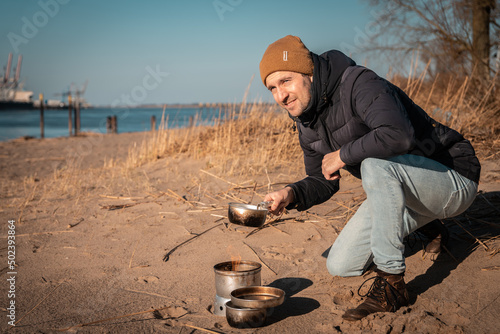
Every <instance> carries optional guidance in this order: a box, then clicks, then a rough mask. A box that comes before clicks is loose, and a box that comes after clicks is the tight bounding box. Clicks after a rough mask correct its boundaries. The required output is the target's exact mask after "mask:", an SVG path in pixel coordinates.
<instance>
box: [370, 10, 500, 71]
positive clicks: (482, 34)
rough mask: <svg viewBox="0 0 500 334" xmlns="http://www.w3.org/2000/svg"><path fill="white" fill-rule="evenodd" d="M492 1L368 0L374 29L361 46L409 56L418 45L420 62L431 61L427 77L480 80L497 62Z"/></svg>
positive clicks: (496, 22) (499, 42) (496, 14)
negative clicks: (445, 75)
mask: <svg viewBox="0 0 500 334" xmlns="http://www.w3.org/2000/svg"><path fill="white" fill-rule="evenodd" d="M497 1H498V0H455V1H453V0H416V1H412V0H369V3H370V5H372V6H373V7H374V12H373V13H376V14H374V16H375V18H376V21H377V24H378V26H377V27H378V30H377V33H376V34H373V35H372V36H371V37H372V38H371V39H370V43H366V44H364V45H363V46H362V49H363V50H364V51H368V52H373V51H376V52H380V51H382V52H383V53H388V54H389V55H390V56H391V58H392V59H395V58H394V53H399V54H400V55H401V54H402V55H405V56H408V54H409V53H411V52H414V51H416V50H419V55H420V57H421V58H422V59H423V63H427V62H428V61H430V62H431V64H432V65H431V67H430V73H431V75H432V76H433V75H435V74H437V73H441V74H442V73H451V74H455V75H456V74H462V75H472V74H474V75H475V76H476V77H478V78H479V79H481V80H486V79H489V78H490V75H491V74H492V73H494V72H495V67H498V65H496V64H495V60H496V59H498V57H496V53H497V52H498V48H499V45H500V36H499V34H500V29H499V28H500V26H499V19H500V15H499V12H500V11H499V9H498V6H497V3H496V2H497ZM403 58H404V57H403ZM406 58H407V57H406ZM396 59H397V58H396ZM392 63H394V62H392Z"/></svg>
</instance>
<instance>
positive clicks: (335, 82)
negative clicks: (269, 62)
mask: <svg viewBox="0 0 500 334" xmlns="http://www.w3.org/2000/svg"><path fill="white" fill-rule="evenodd" d="M311 57H312V59H313V63H314V72H313V82H312V85H311V100H310V101H309V104H308V106H307V107H306V109H305V110H304V112H303V113H302V115H300V116H298V117H293V116H291V115H290V114H289V116H290V117H291V118H292V119H293V120H294V121H296V122H300V123H302V124H303V125H304V126H306V127H308V126H311V125H312V124H314V122H315V121H316V119H317V117H318V115H319V114H321V113H322V112H323V110H324V109H325V108H326V107H327V106H328V105H329V103H330V100H331V99H332V96H333V94H334V93H335V91H336V90H337V88H338V87H339V85H340V82H341V79H342V74H343V73H344V71H345V70H346V69H347V68H348V67H349V66H354V65H356V63H355V62H354V60H352V59H351V58H349V57H347V56H346V55H345V54H343V53H342V52H340V51H337V50H331V51H328V52H325V53H323V54H322V55H317V54H315V53H312V52H311Z"/></svg>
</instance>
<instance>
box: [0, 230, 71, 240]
mask: <svg viewBox="0 0 500 334" xmlns="http://www.w3.org/2000/svg"><path fill="white" fill-rule="evenodd" d="M73 232H75V231H68V230H64V231H46V232H34V233H23V234H16V238H17V237H30V236H33V235H44V234H51V233H73ZM7 237H8V236H1V237H0V238H7Z"/></svg>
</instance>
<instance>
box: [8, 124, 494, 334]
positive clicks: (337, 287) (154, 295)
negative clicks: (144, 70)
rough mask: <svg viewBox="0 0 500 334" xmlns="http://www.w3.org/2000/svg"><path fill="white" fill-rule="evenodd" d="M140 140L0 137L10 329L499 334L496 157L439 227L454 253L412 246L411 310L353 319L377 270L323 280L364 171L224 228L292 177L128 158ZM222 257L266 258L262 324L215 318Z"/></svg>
mask: <svg viewBox="0 0 500 334" xmlns="http://www.w3.org/2000/svg"><path fill="white" fill-rule="evenodd" d="M146 136H147V134H144V133H129V134H119V135H104V136H102V135H87V136H82V137H77V138H54V139H45V140H39V139H31V140H22V139H19V140H14V141H9V142H2V143H0V170H1V176H0V177H1V195H0V203H1V207H0V210H1V211H0V217H1V221H2V223H1V225H0V226H1V229H0V239H1V240H2V241H1V246H0V259H1V262H2V265H1V266H0V269H1V277H2V279H1V283H0V287H1V288H0V291H1V295H0V307H1V312H0V314H1V315H2V316H1V318H0V331H1V332H7V330H8V329H9V327H10V326H9V321H14V322H15V323H16V326H15V327H13V328H10V330H9V332H12V333H59V332H61V331H62V332H68V333H207V332H210V331H211V332H216V333H254V332H255V333H337V332H338V333H498V330H499V328H500V317H499V310H500V274H499V273H500V272H499V269H500V254H496V255H494V254H495V250H496V251H498V249H499V248H500V240H499V239H493V238H494V237H497V236H498V235H499V234H500V233H499V232H500V229H499V227H500V221H499V218H498V217H499V216H500V215H499V210H500V171H499V167H498V166H499V162H500V161H499V158H498V155H496V158H495V156H494V157H492V158H491V157H490V158H489V159H487V160H484V161H482V163H483V172H482V180H481V184H480V189H481V191H482V192H481V193H480V194H479V195H478V197H477V199H476V202H475V203H474V204H473V206H472V207H471V208H470V209H469V210H468V211H467V212H466V213H465V214H463V215H461V216H459V217H458V218H457V219H455V220H451V219H449V220H446V221H445V224H446V225H447V226H448V227H449V229H450V231H451V240H450V243H449V245H448V250H449V252H442V253H441V254H439V256H437V257H435V256H434V257H433V256H431V255H430V254H424V253H423V250H422V242H421V241H420V240H419V239H415V238H411V239H409V241H408V245H407V247H406V249H407V250H406V251H407V272H406V282H407V284H408V289H409V292H410V297H411V304H410V306H408V307H403V308H402V309H400V310H399V311H397V312H396V313H378V314H373V315H370V316H368V317H367V318H365V319H363V320H362V321H359V322H347V321H344V320H342V318H341V315H342V314H343V312H344V311H345V310H346V309H348V308H352V307H355V306H356V305H358V303H359V302H360V301H361V300H362V298H361V297H359V296H358V294H357V289H358V287H359V286H360V285H361V283H362V282H363V281H364V280H365V279H367V278H369V277H371V276H373V274H369V275H367V276H365V277H354V278H339V277H332V276H330V275H329V274H328V272H327V270H326V267H325V262H326V258H325V252H327V251H328V249H329V247H330V246H331V244H332V243H333V242H334V241H335V238H336V237H337V235H338V233H339V232H340V231H341V230H342V227H343V226H344V224H345V223H346V221H347V219H348V218H349V217H350V216H351V215H352V213H353V212H354V211H355V209H356V207H357V206H358V205H359V204H360V203H361V201H362V200H363V198H364V193H363V190H362V188H361V183H360V181H359V180H357V179H355V178H353V177H352V176H349V175H347V173H344V174H343V177H342V180H341V190H340V192H339V194H337V195H335V196H334V197H333V198H332V199H330V200H329V201H327V202H326V203H324V204H322V205H319V206H316V207H313V208H312V209H310V210H308V212H307V213H299V212H297V211H295V210H292V211H290V212H288V213H287V214H285V215H283V216H282V217H281V219H279V220H273V219H270V218H268V222H269V224H268V225H266V226H267V227H266V228H263V229H260V230H258V231H254V229H253V228H249V227H243V226H238V225H232V224H230V223H229V222H228V219H227V218H225V217H226V216H227V205H228V203H229V202H232V201H244V202H251V203H254V204H255V203H258V202H260V201H261V200H262V197H263V196H264V195H265V194H266V193H267V191H268V190H275V189H279V188H280V187H282V186H283V185H284V184H287V183H289V182H293V181H295V180H297V178H298V177H300V175H287V174H283V171H280V170H270V171H268V174H264V175H258V176H249V177H248V178H242V177H234V176H226V175H221V174H220V173H218V172H217V170H216V169H214V168H213V166H212V164H211V163H210V161H209V159H204V160H193V159H190V158H188V157H186V156H183V155H177V156H175V157H159V158H158V159H157V160H156V161H154V162H150V163H148V164H146V165H143V166H140V167H132V166H127V165H126V164H125V161H126V159H127V155H128V151H129V149H130V148H131V147H133V146H134V143H135V145H136V146H139V145H140V143H141V142H142V141H143V139H144V138H145V137H146ZM297 163H302V162H297ZM9 220H12V221H13V223H11V224H9V223H8V222H9ZM214 226H215V228H213V229H210V228H212V227H214ZM9 227H10V229H9ZM12 229H15V263H16V267H15V268H9V267H8V266H7V264H8V260H9V253H8V250H9V249H8V243H7V242H8V236H9V230H12ZM209 229H210V230H209ZM207 230H208V231H207ZM251 232H253V233H251ZM469 233H470V234H469ZM471 234H472V235H473V236H474V237H479V236H482V238H481V242H482V243H478V242H477V239H476V238H473V237H472V236H471ZM11 235H12V232H11ZM191 238H192V239H191ZM189 239H191V241H189V242H186V243H184V242H185V241H187V240H189ZM176 246H178V247H177V248H176ZM11 249H12V248H11ZM169 252H170V255H169V257H168V260H167V261H164V257H165V255H166V254H167V253H169ZM11 255H12V254H11ZM231 255H240V256H241V258H242V259H243V260H250V261H257V262H260V263H261V264H262V272H261V275H262V285H272V286H275V287H280V288H281V289H283V290H284V291H285V293H286V298H285V301H284V303H283V304H282V305H281V306H279V307H276V308H274V309H272V310H269V313H270V314H269V317H268V319H267V322H266V324H265V325H264V326H263V327H260V328H256V329H235V328H232V327H230V326H229V325H228V324H227V322H226V319H225V318H224V317H221V316H217V315H214V314H213V313H212V311H213V302H214V298H215V282H214V280H215V278H214V270H213V267H214V265H215V264H217V263H220V262H224V261H229V260H230V259H231ZM10 259H12V256H11V258H10ZM11 272H15V274H9V273H11ZM8 278H13V279H11V280H10V281H8V280H7V279H8ZM11 283H13V284H11ZM9 291H10V292H9ZM12 295H15V298H14V297H13V296H12ZM12 302H14V303H15V304H14V305H15V310H14V312H12V307H11V306H10V305H12V304H11V303H12ZM8 308H10V310H9V309H8ZM155 309H158V311H156V312H152V311H153V310H155ZM12 314H14V315H15V320H11V319H12V318H11V319H9V315H12ZM196 328H198V329H196Z"/></svg>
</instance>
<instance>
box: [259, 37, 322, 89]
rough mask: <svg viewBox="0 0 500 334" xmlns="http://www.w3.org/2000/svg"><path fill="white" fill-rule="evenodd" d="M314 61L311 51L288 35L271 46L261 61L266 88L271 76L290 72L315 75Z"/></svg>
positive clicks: (262, 77)
mask: <svg viewBox="0 0 500 334" xmlns="http://www.w3.org/2000/svg"><path fill="white" fill-rule="evenodd" d="M313 69H314V65H313V61H312V58H311V54H310V52H309V50H308V49H307V48H306V46H305V45H304V43H302V41H301V40H300V38H298V37H297V36H292V35H288V36H285V37H283V38H281V39H278V40H277V41H276V42H274V43H272V44H270V45H269V46H268V47H267V49H266V52H264V55H263V56H262V60H261V61H260V77H261V79H262V82H263V83H264V86H265V85H266V78H267V76H268V75H269V74H271V73H273V72H276V71H290V72H298V73H302V74H307V75H312V74H313Z"/></svg>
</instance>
